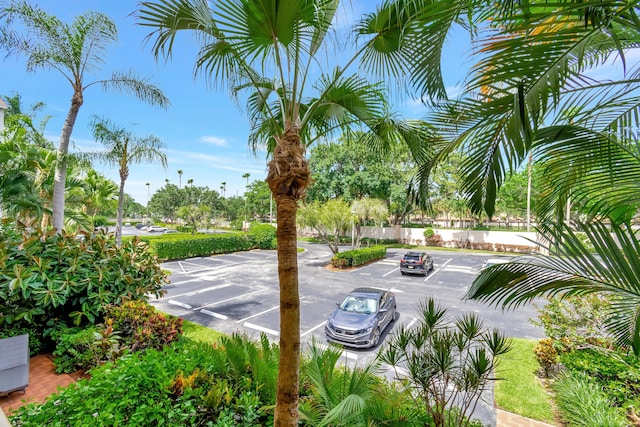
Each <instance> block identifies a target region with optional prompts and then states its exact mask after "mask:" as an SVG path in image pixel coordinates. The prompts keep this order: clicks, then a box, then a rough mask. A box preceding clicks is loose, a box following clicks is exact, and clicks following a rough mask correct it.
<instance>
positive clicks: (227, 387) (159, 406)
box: [11, 335, 478, 427]
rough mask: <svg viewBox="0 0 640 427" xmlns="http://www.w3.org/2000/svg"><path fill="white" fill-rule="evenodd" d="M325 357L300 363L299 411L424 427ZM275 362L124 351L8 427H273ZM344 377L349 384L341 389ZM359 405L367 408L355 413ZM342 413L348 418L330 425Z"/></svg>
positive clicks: (215, 351) (270, 347)
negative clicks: (337, 414) (88, 376)
mask: <svg viewBox="0 0 640 427" xmlns="http://www.w3.org/2000/svg"><path fill="white" fill-rule="evenodd" d="M327 352H328V353H330V354H332V355H333V356H331V357H332V359H331V360H329V359H327V357H325V356H320V358H318V359H316V358H314V357H312V360H308V361H303V363H304V364H305V365H306V367H305V368H303V369H302V372H301V405H306V406H305V408H307V409H310V410H311V411H313V412H315V413H316V414H320V417H323V416H324V415H325V414H327V411H330V413H329V414H328V417H327V418H326V419H327V420H329V419H331V417H333V421H332V422H331V423H329V424H325V425H331V426H336V427H343V426H344V427H347V426H351V425H369V424H370V425H406V426H412V425H415V426H418V425H419V426H424V425H430V424H429V416H428V415H427V414H426V413H425V410H424V408H423V407H420V406H419V405H415V403H414V400H413V398H412V396H411V390H410V389H408V388H406V387H400V386H396V385H395V384H388V383H387V382H385V381H384V380H381V379H380V378H377V377H376V376H375V375H373V374H372V372H373V371H375V369H376V368H375V367H371V368H366V369H365V370H364V371H369V372H368V373H363V372H364V371H362V370H357V371H353V372H350V371H349V370H348V369H347V368H344V369H343V368H339V369H338V367H337V365H336V362H338V361H339V359H340V352H339V351H337V350H336V349H330V350H327ZM278 357H279V351H278V347H277V346H276V345H274V344H270V343H269V341H268V339H267V338H266V336H264V335H263V336H262V337H261V340H260V341H259V342H253V341H250V340H248V339H247V338H246V337H243V336H240V335H234V336H231V337H225V338H223V339H221V341H220V342H219V343H216V344H214V345H210V344H207V343H199V342H194V341H191V340H188V339H182V340H178V341H176V342H174V343H173V344H172V345H171V346H168V347H165V348H164V349H163V350H156V349H148V350H147V351H146V352H144V353H131V354H128V355H127V356H125V357H123V358H121V359H119V360H118V362H117V363H105V364H104V365H101V366H98V367H96V368H94V369H92V370H91V378H90V379H83V380H81V381H78V382H76V383H73V384H71V385H70V386H69V387H67V388H66V389H62V390H60V391H59V392H58V393H56V394H54V395H52V396H51V397H50V398H49V399H48V400H47V401H46V402H45V403H43V404H37V403H30V404H27V405H25V406H23V407H21V408H20V409H18V410H17V411H15V412H14V413H13V414H12V416H11V422H12V424H13V425H14V426H15V427H32V426H33V427H35V426H38V427H39V426H45V425H47V426H63V425H65V426H66V425H73V426H98V425H101V426H102V425H117V426H123V427H124V426H131V427H133V426H155V425H158V426H161V425H162V426H218V427H221V426H247V427H248V426H266V425H273V415H272V413H271V412H272V411H273V405H274V404H275V394H276V382H277V373H278ZM314 369H315V371H314ZM345 378H353V379H354V382H353V383H351V384H347V383H345V382H344V381H343V379H345ZM324 384H328V385H329V386H330V388H329V389H327V388H323V386H324ZM347 386H350V387H351V390H350V391H352V392H353V394H351V393H347ZM327 390H330V393H326V391H327ZM360 397H362V398H363V399H366V401H367V402H368V404H367V405H364V406H362V405H360V404H359V403H358V402H359V399H360ZM334 403H337V404H338V405H339V406H338V407H336V406H335V405H334ZM354 403H355V405H354ZM341 410H343V411H344V410H349V411H351V415H352V416H351V417H349V418H345V419H344V420H341V419H340V418H337V417H334V414H336V413H339V412H340V411H341ZM453 414H454V415H455V413H453ZM317 420H318V419H317V418H308V419H305V418H304V417H301V420H300V424H301V426H313V425H319V423H317V422H316V421H317ZM353 420H362V421H364V422H366V421H370V422H369V423H367V424H362V423H360V424H353V423H350V421H353ZM470 425H471V426H474V427H475V426H477V425H478V424H476V423H471V424H470Z"/></svg>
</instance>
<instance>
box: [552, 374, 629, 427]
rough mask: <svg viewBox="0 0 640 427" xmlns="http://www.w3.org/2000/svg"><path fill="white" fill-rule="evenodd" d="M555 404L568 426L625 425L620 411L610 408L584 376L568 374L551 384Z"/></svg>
mask: <svg viewBox="0 0 640 427" xmlns="http://www.w3.org/2000/svg"><path fill="white" fill-rule="evenodd" d="M553 388H554V390H555V392H556V404H557V405H558V408H559V409H560V412H561V413H562V418H563V419H564V420H565V421H567V422H568V423H569V425H571V426H583V427H619V426H625V425H627V424H628V422H627V419H626V417H625V416H624V413H623V412H622V410H621V409H620V408H614V407H612V406H611V401H609V400H608V399H607V397H606V396H605V394H604V393H602V391H601V390H600V387H599V386H598V384H597V383H596V382H594V381H592V380H591V379H590V378H589V377H588V375H585V374H578V373H568V374H567V375H564V376H563V377H561V378H560V379H559V380H558V381H556V382H555V383H554V386H553Z"/></svg>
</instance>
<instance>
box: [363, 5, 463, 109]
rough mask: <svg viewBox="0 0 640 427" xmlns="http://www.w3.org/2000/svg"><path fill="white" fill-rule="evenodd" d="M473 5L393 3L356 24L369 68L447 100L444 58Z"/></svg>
mask: <svg viewBox="0 0 640 427" xmlns="http://www.w3.org/2000/svg"><path fill="white" fill-rule="evenodd" d="M467 6H468V2H465V1H447V2H431V1H424V0H408V1H405V0H403V1H393V0H387V1H385V2H384V3H383V4H382V5H381V6H379V7H378V8H377V9H376V11H375V12H374V13H371V14H369V15H367V16H365V17H364V18H363V19H362V20H361V21H360V22H359V23H358V24H357V26H356V31H357V32H358V34H359V35H360V40H361V42H363V43H365V50H364V52H363V57H362V64H363V67H364V68H365V69H366V70H367V71H369V72H372V73H374V75H376V76H380V77H381V78H383V79H385V80H389V81H400V86H402V85H404V83H406V82H407V81H408V82H409V83H410V84H411V85H412V86H413V88H414V89H415V90H416V91H417V92H418V93H420V94H421V95H422V96H424V95H428V96H429V97H431V98H435V99H438V98H439V99H446V96H447V95H446V92H445V85H444V81H443V78H442V70H441V54H442V51H443V46H444V43H445V41H446V39H447V35H448V34H449V32H450V30H451V27H452V25H453V24H454V23H455V22H457V21H458V20H459V18H460V16H464V14H463V12H464V11H465V10H466V7H467Z"/></svg>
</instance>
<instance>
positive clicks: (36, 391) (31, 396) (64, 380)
mask: <svg viewBox="0 0 640 427" xmlns="http://www.w3.org/2000/svg"><path fill="white" fill-rule="evenodd" d="M74 381H75V379H74V378H73V377H72V376H71V375H67V374H56V373H55V371H54V367H53V361H52V360H51V356H48V355H39V356H35V357H32V358H31V361H30V362H29V386H28V387H27V389H26V391H25V393H23V392H21V391H16V392H13V393H10V394H9V395H8V396H5V397H0V408H2V410H3V411H4V413H5V414H7V415H9V414H10V413H11V411H12V410H16V409H18V408H19V407H21V406H23V405H25V404H27V403H31V402H44V401H45V400H46V399H47V397H49V396H50V395H51V394H52V393H55V392H56V391H58V387H66V386H68V385H69V384H71V383H72V382H74Z"/></svg>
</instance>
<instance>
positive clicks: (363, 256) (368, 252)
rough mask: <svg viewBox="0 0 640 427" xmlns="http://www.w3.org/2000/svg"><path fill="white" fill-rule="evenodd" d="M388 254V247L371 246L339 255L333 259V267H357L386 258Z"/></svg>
mask: <svg viewBox="0 0 640 427" xmlns="http://www.w3.org/2000/svg"><path fill="white" fill-rule="evenodd" d="M386 254H387V247H386V246H381V245H378V246H371V247H368V248H362V249H354V250H351V251H345V252H340V253H337V254H335V255H334V256H333V258H331V265H333V266H334V267H338V268H347V267H355V266H358V265H362V264H366V263H367V262H369V261H373V260H376V259H381V258H384V257H385V255H386Z"/></svg>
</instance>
